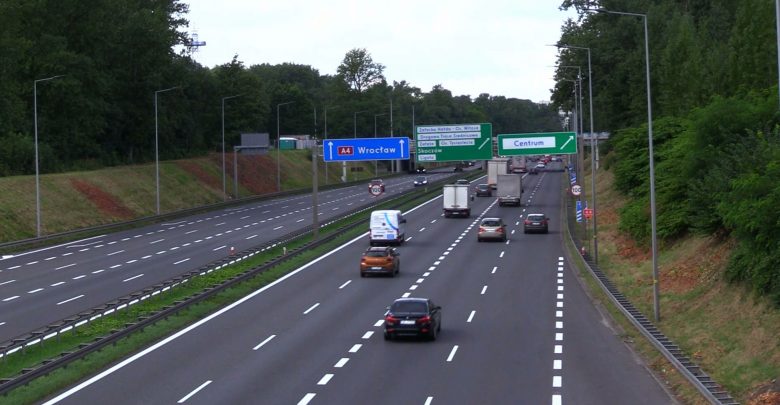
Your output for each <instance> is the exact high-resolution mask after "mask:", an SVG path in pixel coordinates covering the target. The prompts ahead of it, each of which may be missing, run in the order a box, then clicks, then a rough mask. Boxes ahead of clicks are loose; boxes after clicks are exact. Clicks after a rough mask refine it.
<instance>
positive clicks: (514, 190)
mask: <svg viewBox="0 0 780 405" xmlns="http://www.w3.org/2000/svg"><path fill="white" fill-rule="evenodd" d="M496 196H497V197H498V205H499V206H504V205H516V206H519V205H520V201H521V199H522V198H523V175H522V174H499V175H498V187H497V189H496Z"/></svg>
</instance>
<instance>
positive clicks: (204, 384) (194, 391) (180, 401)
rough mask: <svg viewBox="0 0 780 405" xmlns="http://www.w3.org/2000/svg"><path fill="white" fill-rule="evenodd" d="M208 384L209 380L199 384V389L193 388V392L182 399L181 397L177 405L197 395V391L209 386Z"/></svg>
mask: <svg viewBox="0 0 780 405" xmlns="http://www.w3.org/2000/svg"><path fill="white" fill-rule="evenodd" d="M209 384H211V380H207V381H206V382H204V383H203V384H201V385H200V387H198V388H195V389H194V390H192V392H190V393H189V394H187V395H185V396H184V397H182V399H180V400H179V401H178V402H177V403H179V404H182V403H184V402H185V401H186V400H188V399H190V397H192V396H193V395H195V394H197V393H198V391H200V390H202V389H204V388H206V386H207V385H209Z"/></svg>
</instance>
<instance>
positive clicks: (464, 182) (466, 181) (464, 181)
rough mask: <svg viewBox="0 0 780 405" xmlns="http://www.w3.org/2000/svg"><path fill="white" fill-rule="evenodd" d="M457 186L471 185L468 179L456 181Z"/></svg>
mask: <svg viewBox="0 0 780 405" xmlns="http://www.w3.org/2000/svg"><path fill="white" fill-rule="evenodd" d="M455 184H466V185H468V184H470V183H469V181H468V179H458V180H455Z"/></svg>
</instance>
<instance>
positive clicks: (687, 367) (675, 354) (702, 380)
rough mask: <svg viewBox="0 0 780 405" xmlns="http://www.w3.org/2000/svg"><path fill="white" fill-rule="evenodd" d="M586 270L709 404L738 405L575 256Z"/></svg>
mask: <svg viewBox="0 0 780 405" xmlns="http://www.w3.org/2000/svg"><path fill="white" fill-rule="evenodd" d="M564 200H565V201H566V204H565V206H566V226H567V230H568V236H569V240H570V241H571V242H572V244H574V246H576V247H577V251H578V252H582V247H583V244H582V241H580V240H579V239H575V238H574V237H573V236H572V235H573V234H574V230H573V229H572V225H571V223H572V221H573V220H576V218H575V217H574V210H573V209H572V205H571V199H570V198H566V197H564ZM578 256H579V257H580V258H581V259H582V261H583V263H584V264H585V267H586V268H587V269H588V271H589V272H590V273H591V275H592V276H593V277H594V278H595V279H596V281H597V282H598V285H599V286H600V287H601V289H602V291H604V293H605V294H606V295H607V297H609V299H610V301H612V303H613V304H614V305H615V306H616V307H617V308H618V309H619V310H620V312H622V313H623V315H624V316H625V317H626V319H628V320H629V321H630V322H631V323H632V324H633V325H634V327H635V328H636V329H637V330H638V331H639V332H640V333H642V335H644V336H645V338H646V339H647V340H648V341H649V342H650V343H651V344H652V345H653V346H655V348H656V349H657V350H658V351H659V352H661V354H663V355H664V357H666V359H667V360H668V361H669V362H670V363H672V365H674V367H675V368H676V369H677V370H678V371H679V372H680V373H681V374H682V375H683V376H684V377H685V378H686V379H687V380H688V381H689V382H690V383H691V385H693V386H694V387H695V388H696V389H697V390H698V391H699V392H700V393H701V394H702V395H703V396H704V397H705V398H706V399H707V400H708V401H709V402H710V403H713V404H722V405H739V402H737V401H736V400H735V399H734V398H732V397H731V395H730V394H729V393H728V392H727V391H726V390H725V389H724V388H723V387H722V386H721V385H720V384H718V383H717V382H715V381H714V380H713V379H712V378H711V377H710V376H709V375H707V373H705V372H704V370H702V368H701V367H699V366H698V365H697V364H696V363H694V362H693V361H692V360H691V359H690V358H689V357H688V356H687V355H685V353H684V352H683V351H682V349H680V347H679V346H677V345H675V344H674V343H673V342H672V341H671V339H669V338H667V337H666V336H665V335H664V334H663V333H661V331H659V330H658V328H657V327H656V326H655V325H654V324H653V323H652V322H651V321H650V320H649V319H647V317H646V316H645V315H644V314H642V313H641V312H640V311H639V310H638V309H636V307H634V305H633V304H632V303H631V302H630V301H629V300H628V299H627V298H626V297H625V296H624V295H623V294H622V293H621V292H620V291H619V290H618V289H617V287H615V285H614V284H613V283H612V281H610V279H609V277H607V276H606V275H605V274H604V272H602V271H601V269H599V267H598V265H597V264H596V263H594V262H593V260H592V259H591V257H590V255H589V254H587V253H586V254H584V255H582V254H581V255H578Z"/></svg>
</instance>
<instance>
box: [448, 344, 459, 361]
mask: <svg viewBox="0 0 780 405" xmlns="http://www.w3.org/2000/svg"><path fill="white" fill-rule="evenodd" d="M457 351H458V345H455V346H453V347H452V351H450V355H449V356H447V361H448V362H451V361H452V359H453V358H455V352H457Z"/></svg>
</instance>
